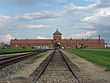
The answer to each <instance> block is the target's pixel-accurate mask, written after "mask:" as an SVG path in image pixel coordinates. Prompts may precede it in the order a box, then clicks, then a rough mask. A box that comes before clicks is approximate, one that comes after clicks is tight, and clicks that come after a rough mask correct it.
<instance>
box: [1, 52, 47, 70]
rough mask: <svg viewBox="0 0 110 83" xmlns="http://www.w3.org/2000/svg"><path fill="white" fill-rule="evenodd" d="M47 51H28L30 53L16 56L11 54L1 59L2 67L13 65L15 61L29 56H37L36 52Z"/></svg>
mask: <svg viewBox="0 0 110 83" xmlns="http://www.w3.org/2000/svg"><path fill="white" fill-rule="evenodd" d="M42 52H45V51H38V52H37V51H36V52H34V53H28V54H23V55H16V56H10V57H6V58H2V59H0V69H1V68H4V67H6V66H9V65H12V64H14V63H17V62H20V61H22V60H25V59H27V58H30V57H32V56H35V55H36V54H39V53H42Z"/></svg>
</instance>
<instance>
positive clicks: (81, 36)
mask: <svg viewBox="0 0 110 83" xmlns="http://www.w3.org/2000/svg"><path fill="white" fill-rule="evenodd" d="M96 33H97V32H96V31H87V32H84V33H78V34H73V35H71V36H70V37H72V38H84V37H90V36H93V35H95V34H96Z"/></svg>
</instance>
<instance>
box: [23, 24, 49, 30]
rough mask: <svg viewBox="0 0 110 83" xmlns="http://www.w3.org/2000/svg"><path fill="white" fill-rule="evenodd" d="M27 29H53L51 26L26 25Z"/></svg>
mask: <svg viewBox="0 0 110 83" xmlns="http://www.w3.org/2000/svg"><path fill="white" fill-rule="evenodd" d="M25 28H30V29H31V28H51V26H47V25H26V26H25Z"/></svg>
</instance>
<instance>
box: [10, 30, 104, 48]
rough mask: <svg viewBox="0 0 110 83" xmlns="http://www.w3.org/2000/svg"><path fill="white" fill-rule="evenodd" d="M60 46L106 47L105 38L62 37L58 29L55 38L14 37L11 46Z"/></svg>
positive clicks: (54, 34)
mask: <svg viewBox="0 0 110 83" xmlns="http://www.w3.org/2000/svg"><path fill="white" fill-rule="evenodd" d="M56 43H57V44H59V47H60V48H104V47H105V41H104V39H100V37H99V38H98V39H62V33H60V32H59V31H58V30H56V32H55V33H53V39H12V40H11V41H10V47H11V48H44V49H52V48H55V44H56Z"/></svg>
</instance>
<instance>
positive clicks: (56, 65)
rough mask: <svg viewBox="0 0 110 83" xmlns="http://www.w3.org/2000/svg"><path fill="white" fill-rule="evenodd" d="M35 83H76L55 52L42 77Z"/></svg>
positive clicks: (58, 53)
mask: <svg viewBox="0 0 110 83" xmlns="http://www.w3.org/2000/svg"><path fill="white" fill-rule="evenodd" d="M36 83H78V81H77V80H76V78H75V77H74V76H73V74H72V73H71V72H70V70H69V69H68V67H67V65H66V63H65V62H64V60H63V58H62V56H61V54H60V52H59V51H58V50H57V51H56V53H55V55H54V56H53V58H52V60H51V62H50V63H49V65H48V66H47V68H46V70H45V71H44V73H43V75H42V76H41V77H40V78H39V79H38V81H37V82H36Z"/></svg>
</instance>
